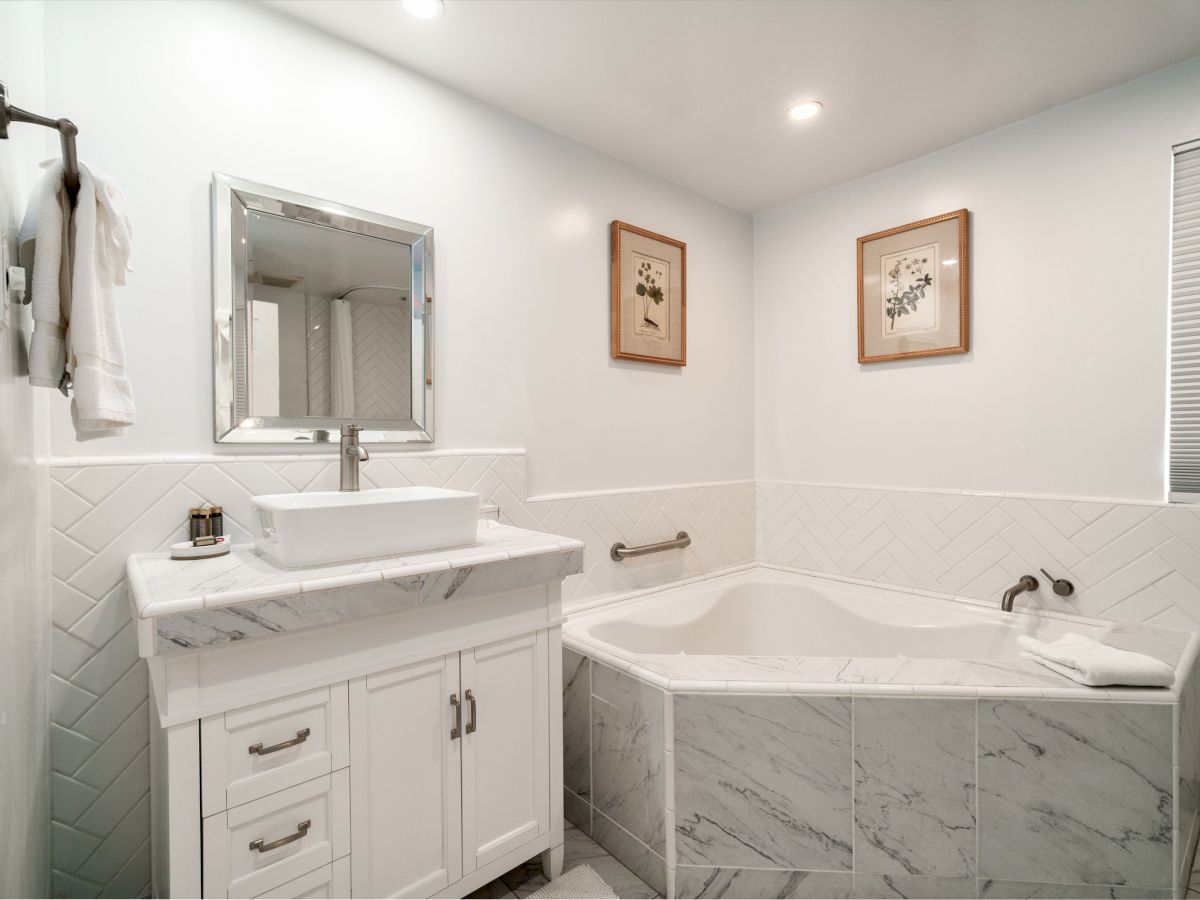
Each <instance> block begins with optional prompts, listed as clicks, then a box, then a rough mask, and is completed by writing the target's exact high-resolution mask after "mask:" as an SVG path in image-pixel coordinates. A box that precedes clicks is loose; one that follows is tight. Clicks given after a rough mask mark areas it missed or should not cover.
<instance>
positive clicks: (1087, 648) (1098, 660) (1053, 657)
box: [1017, 634, 1175, 687]
mask: <svg viewBox="0 0 1200 900" xmlns="http://www.w3.org/2000/svg"><path fill="white" fill-rule="evenodd" d="M1017 643H1018V644H1019V645H1020V646H1021V649H1022V650H1023V651H1024V652H1022V653H1021V657H1022V658H1023V659H1031V660H1033V661H1034V662H1038V663H1041V664H1042V665H1043V666H1045V667H1046V668H1048V669H1053V670H1054V671H1055V672H1057V673H1058V674H1059V675H1065V676H1066V677H1067V678H1070V679H1072V680H1073V681H1078V682H1079V683H1080V684H1086V685H1088V686H1090V687H1100V686H1101V685H1127V686H1139V687H1170V686H1171V685H1172V684H1173V683H1174V682H1175V670H1174V669H1172V668H1171V667H1170V666H1169V665H1167V664H1166V663H1165V662H1163V661H1162V660H1158V659H1155V658H1154V657H1153V656H1146V654H1144V653H1133V652H1132V651H1130V650H1119V649H1117V648H1116V647H1110V646H1108V645H1107V644H1101V643H1100V642H1099V641H1094V640H1092V639H1091V638H1086V637H1084V636H1083V635H1082V634H1066V635H1063V636H1062V637H1060V638H1059V639H1058V640H1057V641H1054V642H1053V643H1049V644H1047V643H1046V642H1045V641H1039V640H1035V639H1034V638H1031V637H1027V636H1025V635H1020V636H1019V637H1018V638H1017Z"/></svg>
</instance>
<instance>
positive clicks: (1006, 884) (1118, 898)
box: [979, 878, 1171, 900]
mask: <svg viewBox="0 0 1200 900" xmlns="http://www.w3.org/2000/svg"><path fill="white" fill-rule="evenodd" d="M979 896H980V897H981V898H985V900H992V898H995V900H1034V898H1046V900H1056V898H1057V900H1104V898H1109V900H1167V898H1169V897H1170V896H1171V892H1170V891H1169V890H1167V889H1166V888H1144V887H1130V886H1128V885H1119V884H1063V883H1047V882H1036V881H1000V880H997V879H994V878H981V879H979Z"/></svg>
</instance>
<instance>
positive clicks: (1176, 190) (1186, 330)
mask: <svg viewBox="0 0 1200 900" xmlns="http://www.w3.org/2000/svg"><path fill="white" fill-rule="evenodd" d="M1172 198H1173V199H1172V204H1171V407H1170V408H1171V414H1170V423H1171V424H1170V428H1171V433H1170V461H1169V472H1170V475H1169V480H1170V496H1171V499H1172V500H1190V501H1192V502H1200V141H1193V142H1191V143H1190V144H1183V145H1181V146H1179V147H1176V148H1175V167H1174V184H1173V191H1172Z"/></svg>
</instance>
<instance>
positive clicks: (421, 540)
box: [250, 487, 479, 568]
mask: <svg viewBox="0 0 1200 900" xmlns="http://www.w3.org/2000/svg"><path fill="white" fill-rule="evenodd" d="M250 503H251V505H252V506H253V507H254V509H255V512H256V514H257V521H256V522H255V523H254V528H255V535H254V546H255V547H256V548H257V549H258V550H259V552H261V553H263V554H264V555H265V556H267V557H268V558H270V559H271V560H272V561H273V562H275V563H277V564H278V565H281V566H287V567H289V568H295V567H298V566H318V565H322V564H324V563H335V562H349V561H351V560H356V559H371V558H374V557H378V556H398V555H400V554H402V553H415V552H417V551H420V550H441V549H443V548H446V547H461V546H464V545H466V544H471V543H474V541H475V534H476V531H477V529H478V526H479V495H478V494H471V493H468V492H466V491H450V490H446V489H444V488H431V487H404V488H380V489H377V490H366V491H346V492H341V491H314V492H313V493H311V494H266V495H263V496H258V497H251V498H250Z"/></svg>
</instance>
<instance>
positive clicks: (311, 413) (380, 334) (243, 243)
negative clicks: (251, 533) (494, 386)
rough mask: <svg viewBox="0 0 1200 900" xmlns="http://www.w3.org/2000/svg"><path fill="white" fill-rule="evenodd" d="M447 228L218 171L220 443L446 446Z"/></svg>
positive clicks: (216, 392)
mask: <svg viewBox="0 0 1200 900" xmlns="http://www.w3.org/2000/svg"><path fill="white" fill-rule="evenodd" d="M432 282H433V229H432V228H429V227H426V226H424V225H417V224H414V223H412V222H405V221H403V220H401V219H393V218H391V217H389V216H383V215H379V214H378V213H371V212H366V211H364V210H360V209H352V208H351V207H347V206H341V205H338V204H336V203H329V202H327V201H324V200H318V199H316V198H315V197H306V196H304V195H302V194H295V193H292V192H290V191H284V190H280V189H278V188H273V187H267V186H266V185H261V184H255V183H253V182H249V181H244V180H242V179H240V178H231V177H229V176H227V175H214V176H213V308H214V314H215V321H214V330H213V367H214V412H215V433H216V439H217V441H219V442H262V443H289V444H290V443H296V442H319V441H334V442H336V441H337V440H338V432H339V428H340V426H341V425H342V424H344V423H349V422H352V423H354V424H356V425H361V426H362V428H363V430H362V433H361V435H360V440H363V441H431V440H433V423H432V409H433V378H432V372H431V370H430V365H429V346H430V340H431V337H432V335H431V332H430V319H429V310H430V305H431V303H432V301H433V286H432Z"/></svg>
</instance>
